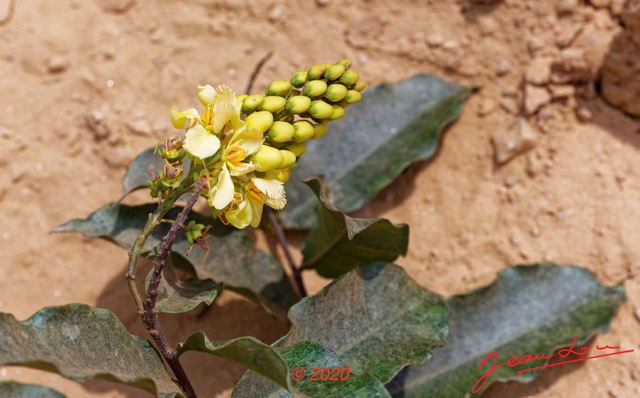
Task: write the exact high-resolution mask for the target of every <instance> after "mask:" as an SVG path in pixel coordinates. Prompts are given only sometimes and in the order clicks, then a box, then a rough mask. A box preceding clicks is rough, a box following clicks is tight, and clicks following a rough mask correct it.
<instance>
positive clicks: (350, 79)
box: [340, 70, 360, 86]
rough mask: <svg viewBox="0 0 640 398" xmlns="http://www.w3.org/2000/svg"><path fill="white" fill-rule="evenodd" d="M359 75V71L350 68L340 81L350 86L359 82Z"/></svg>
mask: <svg viewBox="0 0 640 398" xmlns="http://www.w3.org/2000/svg"><path fill="white" fill-rule="evenodd" d="M359 77H360V75H359V74H358V72H356V71H354V70H348V71H346V72H344V73H343V74H342V77H341V78H340V83H342V84H344V85H345V86H348V85H351V84H354V83H355V82H357V81H358V78H359Z"/></svg>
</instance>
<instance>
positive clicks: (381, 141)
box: [281, 75, 471, 229]
mask: <svg viewBox="0 0 640 398" xmlns="http://www.w3.org/2000/svg"><path fill="white" fill-rule="evenodd" d="M470 92H471V90H470V89H468V88H466V87H462V86H458V85H455V84H451V83H447V82H444V81H441V80H439V79H437V78H436V77H433V76H428V75H417V76H414V77H412V78H410V79H407V80H403V81H400V82H398V83H395V84H383V85H379V86H376V87H373V88H371V89H367V90H365V91H364V93H363V97H362V102H361V103H358V104H356V105H353V106H350V107H349V109H348V110H347V112H346V115H345V117H344V118H342V119H340V120H338V121H336V122H332V123H331V124H330V125H329V132H328V133H327V135H325V136H324V137H322V139H320V140H317V141H312V142H309V143H308V149H307V152H306V153H305V155H304V156H302V157H301V158H300V161H299V162H298V163H297V164H296V167H295V169H294V171H293V176H292V178H291V180H290V182H289V184H288V185H287V202H288V203H287V206H286V207H285V208H284V210H283V211H282V214H281V218H282V221H283V223H284V225H285V227H288V228H296V229H306V228H311V227H312V226H313V225H314V224H315V213H314V209H315V207H316V204H317V201H316V198H315V197H314V195H313V194H312V193H311V192H309V190H308V189H307V187H305V186H304V184H303V183H302V181H303V180H304V179H307V178H309V177H312V176H318V175H324V177H325V181H326V183H327V186H328V188H329V191H330V192H331V195H332V197H331V198H330V199H331V201H332V202H333V203H334V204H335V205H336V207H337V208H338V209H341V210H342V211H344V212H347V213H348V212H351V211H354V210H357V209H360V208H362V207H363V206H364V205H365V204H367V203H368V202H369V201H370V200H371V199H372V198H373V197H374V196H375V195H376V194H377V193H378V192H380V190H382V189H383V188H384V187H386V186H387V185H389V184H390V183H391V182H392V181H393V180H394V179H395V178H396V177H397V176H398V175H399V174H400V173H401V172H402V171H403V170H404V169H406V168H407V167H408V166H409V165H411V164H412V163H414V162H416V161H418V160H425V159H429V158H430V157H432V156H433V155H434V154H435V152H436V150H437V148H438V144H439V139H440V134H441V132H442V130H443V128H444V127H446V126H447V125H448V124H450V123H451V122H453V121H454V120H455V119H456V118H457V116H458V114H459V113H460V109H461V108H462V104H463V103H464V101H465V99H466V98H467V96H468V95H469V94H470Z"/></svg>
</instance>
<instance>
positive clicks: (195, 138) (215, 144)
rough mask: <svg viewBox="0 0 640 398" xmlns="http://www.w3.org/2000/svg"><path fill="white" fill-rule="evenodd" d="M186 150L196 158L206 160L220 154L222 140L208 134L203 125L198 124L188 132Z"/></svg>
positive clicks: (185, 142)
mask: <svg viewBox="0 0 640 398" xmlns="http://www.w3.org/2000/svg"><path fill="white" fill-rule="evenodd" d="M184 149H186V151H187V152H188V153H190V154H191V155H193V156H195V157H198V158H200V159H206V158H208V157H209V156H212V155H214V154H215V153H216V152H218V149H220V139H218V137H216V136H215V135H213V134H211V133H210V132H208V131H207V129H206V128H204V127H203V126H202V125H200V124H196V125H195V126H193V127H191V128H190V129H189V130H187V134H186V136H185V139H184Z"/></svg>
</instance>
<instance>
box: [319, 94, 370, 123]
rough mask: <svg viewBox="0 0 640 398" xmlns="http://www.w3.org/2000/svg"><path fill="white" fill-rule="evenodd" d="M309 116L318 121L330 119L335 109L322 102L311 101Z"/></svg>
mask: <svg viewBox="0 0 640 398" xmlns="http://www.w3.org/2000/svg"><path fill="white" fill-rule="evenodd" d="M356 92H357V91H356ZM358 94H360V93H358ZM309 114H310V115H311V116H313V117H314V118H316V119H328V118H330V117H331V115H333V107H332V106H331V105H329V104H327V103H326V102H324V101H322V100H316V101H311V107H310V108H309Z"/></svg>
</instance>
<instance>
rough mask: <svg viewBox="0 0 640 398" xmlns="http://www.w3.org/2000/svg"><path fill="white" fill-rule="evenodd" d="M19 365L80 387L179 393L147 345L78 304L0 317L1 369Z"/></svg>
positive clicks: (104, 314)
mask: <svg viewBox="0 0 640 398" xmlns="http://www.w3.org/2000/svg"><path fill="white" fill-rule="evenodd" d="M4 365H20V366H27V367H30V368H35V369H41V370H46V371H49V372H55V373H59V374H60V375H62V376H64V377H66V378H68V379H71V380H75V381H78V382H84V381H87V380H90V379H93V378H100V379H103V380H109V381H115V382H120V383H125V384H129V385H132V386H135V387H138V388H141V389H144V390H146V391H149V392H152V393H156V394H157V395H158V396H159V397H178V396H182V395H180V393H179V392H180V389H179V388H178V387H177V386H176V385H175V384H174V383H173V381H172V380H171V378H170V377H169V374H168V373H167V372H166V370H165V368H164V364H163V362H162V359H161V358H160V356H159V354H158V352H157V351H156V349H155V348H154V347H153V345H151V343H150V342H149V341H147V340H145V339H143V338H140V337H138V336H133V335H131V334H129V332H127V330H126V329H125V327H124V325H122V323H121V322H120V320H118V318H117V317H116V316H115V315H114V314H113V313H112V312H111V311H108V310H104V309H100V308H92V307H90V306H88V305H83V304H68V305H65V306H60V307H47V308H44V309H42V310H40V311H38V312H36V313H35V314H34V315H32V316H31V317H30V318H29V319H27V320H26V321H24V322H19V321H17V320H16V319H15V318H14V317H13V315H11V314H6V313H0V366H4Z"/></svg>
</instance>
